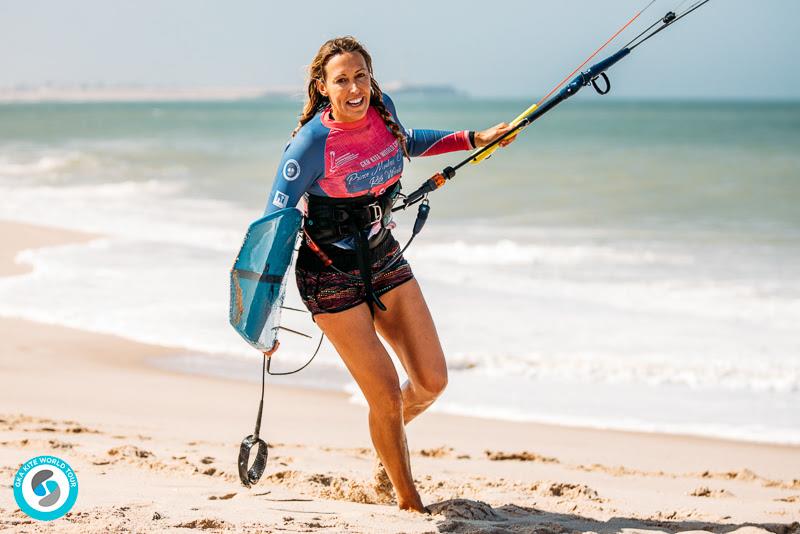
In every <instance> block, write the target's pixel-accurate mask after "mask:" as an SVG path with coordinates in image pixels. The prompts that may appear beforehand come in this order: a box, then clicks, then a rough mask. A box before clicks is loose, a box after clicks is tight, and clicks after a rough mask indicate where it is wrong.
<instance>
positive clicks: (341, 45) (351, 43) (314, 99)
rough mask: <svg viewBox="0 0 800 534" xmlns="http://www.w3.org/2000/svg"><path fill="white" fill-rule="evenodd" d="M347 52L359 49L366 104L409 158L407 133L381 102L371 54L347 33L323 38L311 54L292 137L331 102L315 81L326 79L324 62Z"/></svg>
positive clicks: (381, 94) (381, 92) (380, 92)
mask: <svg viewBox="0 0 800 534" xmlns="http://www.w3.org/2000/svg"><path fill="white" fill-rule="evenodd" d="M346 52H358V53H359V54H361V57H363V58H364V63H366V64H367V70H368V71H369V76H370V89H371V91H370V97H369V104H370V105H371V106H372V107H374V108H375V111H377V112H378V114H379V115H380V117H381V119H383V122H384V123H385V124H386V127H387V128H388V129H389V131H391V132H392V135H394V136H395V138H396V139H397V142H398V143H399V145H400V149H401V150H402V151H403V155H404V156H405V157H406V158H409V159H410V156H409V155H408V145H407V143H406V136H405V135H404V134H403V132H402V130H400V125H399V124H397V122H396V121H395V120H394V118H393V117H392V114H391V113H390V112H389V110H388V109H386V106H385V105H384V103H383V91H381V88H380V87H379V86H378V82H377V81H375V78H374V77H373V76H372V57H371V56H370V55H369V52H367V50H366V49H365V48H364V46H363V45H362V44H361V43H359V42H358V41H357V40H356V38H355V37H351V36H349V35H346V36H344V37H336V38H334V39H330V40H328V41H326V42H325V43H324V44H323V45H322V46H321V47H320V49H319V51H318V52H317V55H316V56H314V59H313V60H312V61H311V65H309V67H308V77H309V80H308V87H307V96H308V98H307V99H306V102H305V105H304V106H303V112H302V113H301V114H300V120H299V122H298V123H297V127H296V128H295V129H294V131H293V132H292V137H294V136H295V135H296V134H297V132H298V131H300V128H302V127H303V125H304V124H306V123H307V122H308V121H310V120H311V119H312V118H313V117H314V115H316V114H317V113H318V112H320V111H322V110H323V109H325V108H326V107H327V106H328V104H330V100H329V99H328V97H326V96H324V95H323V94H322V93H320V92H319V91H318V90H317V84H316V81H317V80H320V81H323V80H325V65H327V64H328V61H330V60H331V59H332V58H333V57H334V56H337V55H339V54H344V53H346Z"/></svg>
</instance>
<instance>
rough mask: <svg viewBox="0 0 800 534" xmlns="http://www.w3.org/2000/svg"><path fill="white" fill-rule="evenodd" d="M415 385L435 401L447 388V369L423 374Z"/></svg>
mask: <svg viewBox="0 0 800 534" xmlns="http://www.w3.org/2000/svg"><path fill="white" fill-rule="evenodd" d="M415 385H416V386H417V387H419V388H421V389H422V390H423V391H425V393H427V394H428V395H430V396H431V397H432V398H434V399H435V398H436V397H438V396H439V395H441V394H442V392H443V391H444V389H445V388H446V387H447V369H443V370H441V371H430V372H426V373H423V374H422V375H421V376H420V377H419V378H418V379H417V383H416V384H415Z"/></svg>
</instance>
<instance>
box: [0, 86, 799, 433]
mask: <svg viewBox="0 0 800 534" xmlns="http://www.w3.org/2000/svg"><path fill="white" fill-rule="evenodd" d="M395 101H396V103H397V107H398V112H399V115H400V119H401V120H402V121H403V123H404V124H405V126H406V127H409V128H414V127H417V128H440V129H462V128H470V129H480V128H485V127H488V126H490V125H493V124H495V123H497V122H500V121H502V120H509V119H510V118H512V117H514V116H516V115H517V114H518V113H519V112H520V111H521V110H523V109H525V108H527V107H528V105H530V102H527V101H523V100H518V101H513V100H507V101H493V100H477V99H467V98H454V99H446V100H445V99H437V100H428V101H426V100H421V99H406V100H404V99H403V98H401V97H398V98H395ZM299 111H300V103H298V102H294V101H290V100H275V101H266V100H265V101H255V100H253V101H240V102H172V103H153V102H147V103H144V102H142V103H37V104H3V105H0V218H2V219H7V220H15V221H22V222H30V223H36V224H43V225H50V226H56V227H62V228H69V229H75V230H83V231H87V232H92V233H96V234H99V235H101V236H102V237H100V238H98V239H95V240H93V241H91V242H90V243H88V244H78V245H75V244H73V245H67V246H59V247H51V248H46V249H39V250H29V251H25V252H23V253H21V254H20V256H19V258H18V259H19V260H20V261H22V262H25V263H27V264H30V265H32V266H33V272H32V273H30V274H26V275H22V276H16V277H10V278H0V315H2V316H6V317H22V318H26V319H31V320H35V321H39V322H42V323H45V324H59V325H66V326H72V327H77V328H81V329H85V330H90V331H96V332H107V333H113V334H117V335H121V336H124V337H127V338H131V339H134V340H139V341H144V342H151V343H159V344H165V345H168V346H173V347H176V348H179V349H181V350H182V354H177V353H176V356H175V357H174V358H168V359H166V360H163V361H160V362H154V364H157V365H161V366H167V367H170V368H173V369H180V370H183V371H186V372H193V373H203V374H213V375H218V376H226V377H230V378H236V379H241V380H247V381H251V382H255V381H258V380H260V376H259V371H260V354H259V353H258V352H257V351H255V350H254V349H252V348H250V347H249V346H248V345H246V344H245V343H244V341H242V340H241V339H240V338H239V337H238V336H237V334H236V333H235V332H234V331H233V329H232V328H230V326H229V325H228V323H227V315H228V271H229V269H230V266H231V264H232V262H233V259H234V256H235V254H236V251H237V249H238V246H239V245H240V244H241V240H242V237H243V235H244V232H245V229H246V228H247V225H248V224H249V223H250V222H251V221H252V220H254V219H256V218H257V217H259V216H260V215H261V213H262V211H263V210H264V207H265V206H266V203H267V193H268V191H269V189H270V186H271V183H272V180H273V177H274V174H275V171H276V167H277V165H278V161H279V159H280V155H281V152H282V149H283V147H284V145H285V143H286V141H287V139H288V135H289V133H290V132H291V130H292V129H293V128H294V126H295V123H296V117H297V114H298V113H299ZM465 155H466V154H465V153H464V154H461V153H457V154H448V155H443V156H437V157H433V158H421V159H416V160H414V161H412V162H411V163H410V164H407V165H406V169H405V172H404V180H403V183H404V185H405V190H406V191H410V190H412V189H413V188H415V187H416V186H417V185H418V184H420V183H421V182H422V181H423V180H424V179H426V178H427V177H429V176H430V175H431V174H432V173H434V172H436V171H438V170H439V169H441V168H442V167H444V166H446V165H448V164H452V163H454V162H457V161H459V160H460V159H461V158H462V157H463V156H465ZM430 199H431V215H430V218H429V220H428V223H427V225H426V227H425V229H424V231H423V232H422V233H421V234H420V235H419V237H417V239H416V240H415V243H414V244H413V245H412V246H411V248H410V249H409V251H408V253H407V257H408V259H409V261H410V262H411V264H412V267H413V269H414V272H415V274H416V277H417V279H418V280H419V282H420V284H421V286H422V288H423V292H424V294H425V297H426V300H427V302H428V304H429V306H430V308H431V311H432V313H433V316H434V319H435V322H436V325H437V328H438V331H439V334H440V337H441V340H442V344H443V347H444V350H445V354H446V356H447V359H448V365H449V370H450V381H449V385H448V389H447V390H446V392H445V393H444V395H443V396H442V398H441V399H440V400H439V401H438V402H437V403H436V404H435V405H434V407H433V408H432V409H434V410H438V411H442V412H450V413H458V414H469V415H478V416H482V417H489V418H498V419H510V420H520V421H538V422H546V423H556V424H565V425H580V426H591V427H598V428H613V429H625V430H639V431H651V432H673V433H685V434H697V435H706V436H715V437H723V438H736V439H746V440H754V441H766V442H774V443H794V444H800V410H799V409H798V406H800V103H778V102H775V103H758V102H632V101H617V100H611V99H609V100H602V101H600V100H598V99H597V98H592V97H589V98H585V99H584V98H582V97H578V98H576V99H575V101H570V102H568V103H565V104H563V105H562V106H560V107H559V108H558V109H557V110H555V111H553V112H551V113H550V114H548V115H547V116H545V117H544V118H543V119H542V120H541V121H539V122H537V123H536V124H535V125H534V126H533V127H531V128H529V129H528V130H526V131H525V132H524V133H523V134H522V135H521V136H520V138H519V139H518V140H517V141H516V142H515V143H514V144H512V145H510V146H509V147H507V148H505V149H502V150H500V151H498V152H496V153H495V155H494V156H493V157H492V158H491V159H489V160H487V161H485V162H484V163H482V164H481V165H477V166H467V167H465V168H463V169H462V170H460V171H459V173H458V175H457V176H456V177H455V178H454V179H453V180H451V181H450V182H449V183H448V184H447V185H446V186H445V187H444V188H443V189H441V190H440V191H437V192H435V193H433V194H432V195H431V197H430ZM412 211H413V210H412ZM413 218H414V213H413V212H412V213H408V214H401V215H400V216H398V218H397V220H398V230H397V234H398V237H399V238H400V239H401V240H403V238H405V237H407V236H408V235H409V227H410V225H411V224H412V223H413ZM287 300H288V303H289V305H294V306H302V304H300V300H299V297H298V295H297V290H296V288H294V287H290V288H289V292H288V299H287ZM284 324H286V325H287V326H290V327H292V328H295V329H299V330H302V331H304V332H308V333H310V334H313V336H314V337H315V339H313V340H307V339H305V338H301V337H299V336H293V335H291V334H288V333H284V334H282V336H281V340H282V348H281V349H280V351H279V352H278V353H277V354H276V357H275V358H276V359H275V361H274V365H275V367H281V369H284V370H285V369H291V368H293V367H296V366H298V365H299V364H301V363H302V362H304V361H305V360H306V359H307V358H308V356H310V354H311V352H313V348H314V346H315V344H316V341H317V339H318V338H317V336H318V334H319V332H318V330H317V329H316V327H315V326H314V324H313V323H312V322H311V320H310V319H309V317H308V315H307V314H302V313H298V312H290V311H286V312H284ZM109 357H110V358H113V355H109ZM398 368H399V364H398ZM401 372H402V371H401ZM273 383H280V384H294V385H302V386H307V387H316V388H328V389H336V390H343V391H347V392H349V393H351V394H352V397H353V401H354V402H363V399H360V397H359V394H358V392H357V389H356V387H355V386H354V384H353V383H352V381H351V380H350V378H349V376H348V374H347V372H346V370H345V369H344V366H343V365H342V363H341V362H340V360H339V358H338V356H337V355H336V353H335V351H334V350H333V349H332V347H331V346H330V344H329V343H327V342H324V343H323V345H322V351H321V353H320V355H319V356H318V357H317V360H316V361H315V362H314V363H313V364H312V365H311V367H310V368H309V369H308V370H306V371H303V372H302V373H299V374H297V375H293V376H291V377H269V379H268V386H269V384H273Z"/></svg>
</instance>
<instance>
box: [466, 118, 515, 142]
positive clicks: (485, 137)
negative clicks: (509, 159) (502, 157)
mask: <svg viewBox="0 0 800 534" xmlns="http://www.w3.org/2000/svg"><path fill="white" fill-rule="evenodd" d="M511 128H513V126H511V125H510V124H508V123H507V122H501V123H500V124H498V125H496V126H492V127H491V128H487V129H485V130H483V131H480V132H475V148H480V147H482V146H486V145H488V144H489V143H491V142H492V141H494V140H495V139H497V138H498V137H500V136H502V135H503V134H504V133H506V132H507V131H509V130H510V129H511ZM516 138H517V136H516V135H513V136H511V137H510V138H506V139H503V140H502V141H500V143H499V145H500V146H506V145H509V144H511V143H513V142H514V139H516Z"/></svg>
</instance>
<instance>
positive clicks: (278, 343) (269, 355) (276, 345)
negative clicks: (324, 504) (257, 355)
mask: <svg viewBox="0 0 800 534" xmlns="http://www.w3.org/2000/svg"><path fill="white" fill-rule="evenodd" d="M280 346H281V342H280V341H278V340H277V339H276V340H275V344H274V345H272V348H271V349H269V350H268V351H265V352H264V357H265V358H269V357H271V356H272V355H273V354H275V351H276V350H278V347H280Z"/></svg>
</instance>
